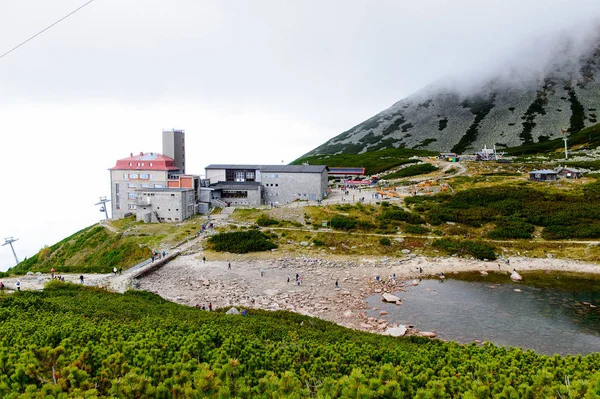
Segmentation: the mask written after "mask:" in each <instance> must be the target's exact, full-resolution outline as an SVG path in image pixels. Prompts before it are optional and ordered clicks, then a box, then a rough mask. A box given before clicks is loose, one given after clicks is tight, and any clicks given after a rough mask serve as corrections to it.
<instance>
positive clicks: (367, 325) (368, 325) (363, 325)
mask: <svg viewBox="0 0 600 399" xmlns="http://www.w3.org/2000/svg"><path fill="white" fill-rule="evenodd" d="M360 328H368V329H371V328H373V327H372V326H371V325H370V324H367V323H360Z"/></svg>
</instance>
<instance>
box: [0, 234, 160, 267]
mask: <svg viewBox="0 0 600 399" xmlns="http://www.w3.org/2000/svg"><path fill="white" fill-rule="evenodd" d="M150 256H152V250H151V249H150V248H149V247H147V246H140V245H139V241H138V240H137V239H136V238H135V237H122V236H121V234H116V233H113V232H111V231H109V230H107V229H106V228H104V227H102V226H99V225H94V226H90V227H87V228H85V229H83V230H81V231H78V232H77V233H75V234H73V235H72V236H70V237H67V238H65V239H64V240H62V241H60V242H58V243H56V244H54V245H52V246H50V247H48V246H45V247H44V248H42V249H41V250H40V251H39V252H38V253H37V254H35V255H33V256H32V257H30V258H28V259H25V260H23V261H22V262H20V263H19V264H18V265H17V266H15V267H13V268H12V269H10V270H9V272H10V273H14V274H25V273H26V272H28V271H33V272H37V271H39V272H43V273H48V272H49V271H50V269H51V268H54V270H55V271H56V272H57V273H64V272H71V273H72V272H77V273H78V272H87V273H110V272H111V271H112V268H113V267H117V268H121V267H123V268H128V267H130V266H133V265H135V264H137V263H139V262H140V261H142V260H144V259H148V258H149V257H150Z"/></svg>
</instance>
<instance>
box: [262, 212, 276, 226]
mask: <svg viewBox="0 0 600 399" xmlns="http://www.w3.org/2000/svg"><path fill="white" fill-rule="evenodd" d="M256 224H257V225H259V226H262V227H265V226H277V225H279V224H280V222H279V220H277V219H273V218H271V217H269V216H267V215H265V214H264V213H262V214H261V215H260V216H259V217H258V219H256Z"/></svg>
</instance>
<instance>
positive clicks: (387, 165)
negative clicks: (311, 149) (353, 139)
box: [292, 148, 437, 175]
mask: <svg viewBox="0 0 600 399" xmlns="http://www.w3.org/2000/svg"><path fill="white" fill-rule="evenodd" d="M436 154H437V153H435V152H432V151H424V150H412V149H408V148H385V149H382V150H377V151H368V152H364V153H362V154H348V153H346V154H336V155H332V154H322V155H313V156H308V157H302V158H299V159H297V160H295V161H294V162H292V165H302V164H303V163H305V162H308V163H309V164H310V165H327V166H346V167H352V166H354V167H363V168H365V169H366V171H365V173H366V174H368V175H373V174H377V173H381V172H384V171H386V170H389V169H391V168H394V167H397V166H400V165H405V164H407V163H416V162H419V160H418V159H409V158H410V157H413V156H418V157H423V156H431V155H436Z"/></svg>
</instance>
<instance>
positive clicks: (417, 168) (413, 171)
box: [383, 163, 438, 179]
mask: <svg viewBox="0 0 600 399" xmlns="http://www.w3.org/2000/svg"><path fill="white" fill-rule="evenodd" d="M436 170H438V167H437V166H433V165H432V164H430V163H419V164H416V165H410V166H407V167H405V168H403V169H400V170H399V171H397V172H394V173H390V174H389V175H385V176H383V178H384V179H399V178H402V177H410V176H417V175H423V174H426V173H431V172H435V171H436Z"/></svg>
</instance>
